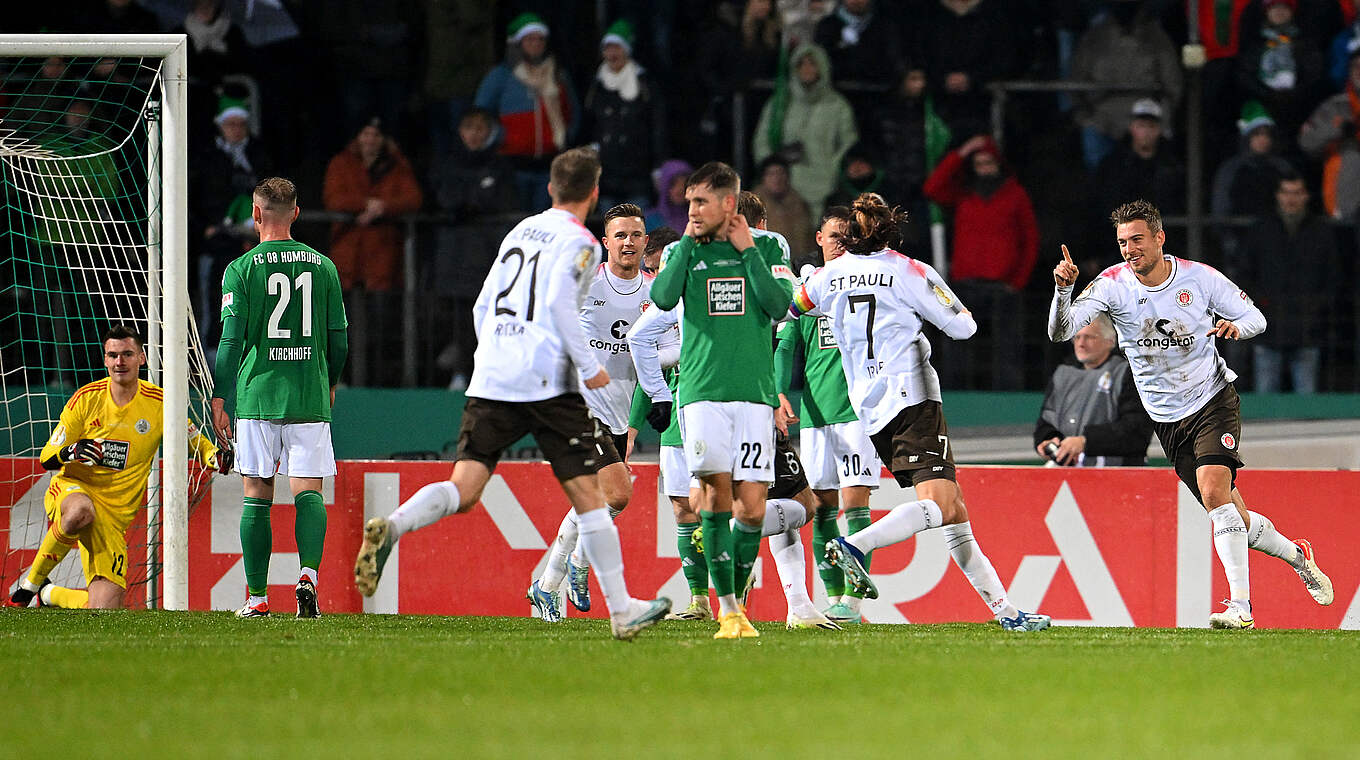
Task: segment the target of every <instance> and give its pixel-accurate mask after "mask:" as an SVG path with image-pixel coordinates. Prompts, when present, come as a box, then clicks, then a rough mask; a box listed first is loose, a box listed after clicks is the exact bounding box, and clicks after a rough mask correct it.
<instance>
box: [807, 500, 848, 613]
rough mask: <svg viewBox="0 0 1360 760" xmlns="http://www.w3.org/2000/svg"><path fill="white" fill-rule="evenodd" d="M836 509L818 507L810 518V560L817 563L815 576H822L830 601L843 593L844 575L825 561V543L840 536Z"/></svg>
mask: <svg viewBox="0 0 1360 760" xmlns="http://www.w3.org/2000/svg"><path fill="white" fill-rule="evenodd" d="M838 511H839V510H838V509H837V508H836V507H818V508H817V511H816V512H815V513H814V514H813V517H812V558H813V559H815V560H816V561H817V574H818V575H820V576H822V585H823V586H825V587H826V595H827V597H828V598H829V599H831V600H832V601H835V599H836V597H838V596H840V595H842V594H844V593H845V573H843V572H841V569H840V568H839V567H836V566H835V565H833V564H831V563H830V562H827V561H826V542H827V541H830V540H831V539H833V538H836V537H837V536H839V535H840V534H841V527H840V525H838V524H837V523H836V513H837V512H838Z"/></svg>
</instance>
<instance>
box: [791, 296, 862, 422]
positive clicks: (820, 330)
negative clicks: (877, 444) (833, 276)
mask: <svg viewBox="0 0 1360 760" xmlns="http://www.w3.org/2000/svg"><path fill="white" fill-rule="evenodd" d="M786 342H787V343H788V344H789V348H790V349H791V352H792V353H794V354H796V353H797V352H798V350H799V349H802V351H803V381H804V382H803V401H802V404H801V406H802V411H801V412H800V414H799V417H800V418H801V419H802V424H803V425H804V426H807V427H825V426H827V425H834V424H836V423H838V422H850V421H852V420H854V419H856V417H855V408H854V407H853V406H851V404H850V387H849V385H848V383H847V382H846V379H845V369H844V367H843V366H842V363H841V347H840V345H839V344H838V343H836V336H835V335H834V334H833V333H832V332H831V318H830V317H827V316H820V317H814V316H812V315H811V314H804V315H803V316H801V317H799V318H798V319H797V320H796V321H792V322H785V323H784V324H782V325H780V326H779V343H780V346H779V349H778V350H780V351H783V350H785V348H784V344H785V343H786ZM791 358H792V356H790V359H791Z"/></svg>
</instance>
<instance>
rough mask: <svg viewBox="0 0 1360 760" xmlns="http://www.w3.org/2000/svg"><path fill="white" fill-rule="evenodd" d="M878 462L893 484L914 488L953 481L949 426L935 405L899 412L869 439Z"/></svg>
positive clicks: (924, 403) (915, 406)
mask: <svg viewBox="0 0 1360 760" xmlns="http://www.w3.org/2000/svg"><path fill="white" fill-rule="evenodd" d="M869 440H871V441H873V442H874V451H877V452H878V458H879V459H881V460H883V464H885V465H887V466H888V470H889V471H890V472H892V474H893V477H894V478H896V479H897V484H898V485H899V486H902V487H906V486H914V485H916V484H918V483H924V482H926V481H927V480H940V479H944V480H950V481H952V480H955V477H954V451H953V450H952V449H950V448H949V425H948V424H947V423H945V421H944V407H943V406H942V405H941V404H940V402H938V401H922V402H921V403H919V404H914V405H912V406H909V407H907V408H906V409H903V410H902V411H901V412H900V413H899V414H898V415H897V416H896V417H894V418H893V420H892V422H889V423H888V424H887V425H884V426H883V429H882V430H880V431H878V432H877V433H874V434H873V435H871V436H869Z"/></svg>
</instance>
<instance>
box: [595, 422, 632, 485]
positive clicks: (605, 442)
mask: <svg viewBox="0 0 1360 760" xmlns="http://www.w3.org/2000/svg"><path fill="white" fill-rule="evenodd" d="M590 419H591V421H592V422H594V423H595V426H596V428H598V429H599V431H600V435H599V437H598V438H596V439H595V451H596V452H598V453H599V457H597V458H596V460H595V471H596V472H599V471H600V470H603V469H604V468H606V467H608V466H609V465H611V464H621V463H622V462H623V455H624V454H626V453H627V452H628V434H627V433H624V434H623V435H616V434H614V433H611V432H609V427H608V426H607V425H605V424H604V423H603V422H600V420H599V418H598V417H591V418H590Z"/></svg>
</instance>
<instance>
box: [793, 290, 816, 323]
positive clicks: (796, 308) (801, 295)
mask: <svg viewBox="0 0 1360 760" xmlns="http://www.w3.org/2000/svg"><path fill="white" fill-rule="evenodd" d="M815 308H817V304H815V303H813V302H812V299H811V298H809V297H808V294H807V286H806V285H799V286H798V289H797V290H795V291H793V303H791V304H789V313H790V314H792V315H793V316H795V317H801V316H803V315H804V314H806V313H808V312H810V311H812V310H813V309H815Z"/></svg>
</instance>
